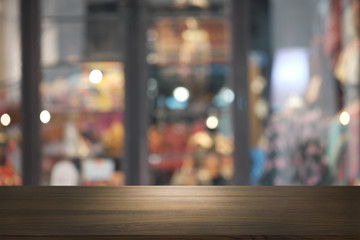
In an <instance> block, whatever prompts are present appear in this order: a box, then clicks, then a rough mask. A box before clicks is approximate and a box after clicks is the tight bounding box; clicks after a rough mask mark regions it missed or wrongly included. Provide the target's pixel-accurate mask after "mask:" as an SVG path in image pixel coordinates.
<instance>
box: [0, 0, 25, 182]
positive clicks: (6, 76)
mask: <svg viewBox="0 0 360 240" xmlns="http://www.w3.org/2000/svg"><path fill="white" fill-rule="evenodd" d="M19 19H20V18H19V1H17V0H0V185H21V184H22V179H21V176H22V167H21V163H22V162H21V137H22V134H21V116H20V113H21V84H20V81H21V67H20V66H21V64H20V62H21V56H20V55H21V54H20V28H19Z"/></svg>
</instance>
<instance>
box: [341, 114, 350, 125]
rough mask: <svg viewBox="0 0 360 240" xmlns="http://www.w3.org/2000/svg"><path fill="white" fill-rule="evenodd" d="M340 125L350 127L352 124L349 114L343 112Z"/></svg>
mask: <svg viewBox="0 0 360 240" xmlns="http://www.w3.org/2000/svg"><path fill="white" fill-rule="evenodd" d="M339 120H340V123H341V124H342V125H344V126H346V125H348V124H349V122H350V114H349V113H348V112H345V111H344V112H342V113H341V114H340V117H339Z"/></svg>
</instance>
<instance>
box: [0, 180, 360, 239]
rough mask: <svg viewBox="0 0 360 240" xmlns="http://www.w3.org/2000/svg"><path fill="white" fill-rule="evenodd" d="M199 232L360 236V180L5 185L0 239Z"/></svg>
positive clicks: (207, 235) (212, 235)
mask: <svg viewBox="0 0 360 240" xmlns="http://www.w3.org/2000/svg"><path fill="white" fill-rule="evenodd" d="M315 236H316V237H315ZM357 236H358V237H357ZM194 238H196V239H360V187H246V186H242V187H240V186H238V187H237V186H229V187H225V186H221V187H212V186H209V187H205V186H201V187H185V186H184V187H182V186H131V187H130V186H127V187H0V239H22V240H24V239H79V240H80V239H194Z"/></svg>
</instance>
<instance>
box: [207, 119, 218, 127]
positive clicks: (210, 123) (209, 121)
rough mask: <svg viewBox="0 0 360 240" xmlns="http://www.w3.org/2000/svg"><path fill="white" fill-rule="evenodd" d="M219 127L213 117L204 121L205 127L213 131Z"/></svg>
mask: <svg viewBox="0 0 360 240" xmlns="http://www.w3.org/2000/svg"><path fill="white" fill-rule="evenodd" d="M218 125H219V120H218V118H217V117H215V116H209V117H208V118H207V119H206V126H207V127H208V128H210V129H215V128H216V127H217V126H218Z"/></svg>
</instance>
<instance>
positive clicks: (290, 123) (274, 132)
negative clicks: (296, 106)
mask: <svg viewBox="0 0 360 240" xmlns="http://www.w3.org/2000/svg"><path fill="white" fill-rule="evenodd" d="M327 123H328V119H327V118H326V117H324V115H323V114H322V113H321V111H319V110H315V109H314V110H299V111H285V112H282V113H278V114H274V115H273V117H272V118H271V119H270V123H269V125H268V127H267V129H266V133H265V134H266V137H267V139H268V147H267V161H266V163H265V167H264V171H263V174H262V177H261V179H260V184H261V185H327V184H330V181H331V180H330V175H329V171H328V167H327V161H326V154H325V153H326V136H327Z"/></svg>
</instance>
